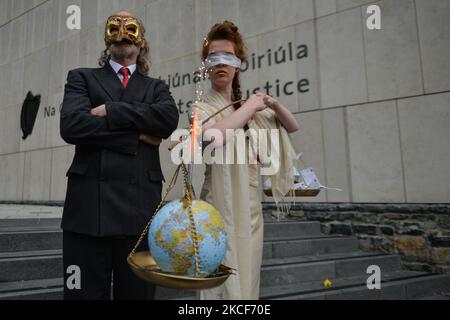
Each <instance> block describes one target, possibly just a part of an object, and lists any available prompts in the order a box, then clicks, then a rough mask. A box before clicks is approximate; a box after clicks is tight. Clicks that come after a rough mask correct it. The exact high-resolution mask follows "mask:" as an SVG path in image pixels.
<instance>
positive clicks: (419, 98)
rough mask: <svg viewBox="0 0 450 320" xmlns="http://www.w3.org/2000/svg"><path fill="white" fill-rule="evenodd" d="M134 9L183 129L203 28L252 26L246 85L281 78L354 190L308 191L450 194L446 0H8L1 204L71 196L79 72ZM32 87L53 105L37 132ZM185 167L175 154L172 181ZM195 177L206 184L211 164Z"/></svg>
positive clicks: (315, 152)
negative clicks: (24, 134) (107, 26)
mask: <svg viewBox="0 0 450 320" xmlns="http://www.w3.org/2000/svg"><path fill="white" fill-rule="evenodd" d="M70 4H78V5H79V6H80V7H81V12H82V18H81V20H82V25H81V27H82V29H81V30H80V31H77V30H75V31H70V30H68V29H67V28H66V27H65V23H66V19H67V15H66V13H65V11H66V8H67V6H68V5H70ZM369 4H377V5H379V6H380V8H381V14H382V16H381V27H382V30H369V29H368V28H367V27H366V19H367V18H368V16H369V15H368V14H367V13H366V8H367V5H369ZM122 8H126V9H129V10H131V11H133V12H136V13H137V14H138V15H139V16H140V17H141V18H142V19H143V20H144V21H145V25H146V27H147V30H148V34H149V39H150V42H151V47H152V52H151V54H152V60H153V69H152V72H151V73H152V75H153V76H155V77H161V78H162V79H165V80H166V81H168V82H169V84H170V86H171V90H172V93H173V95H174V97H175V98H176V100H177V102H178V103H179V104H180V111H181V112H182V113H183V115H182V123H181V124H180V126H184V125H185V124H186V113H187V112H188V111H189V108H187V107H186V104H187V103H188V102H189V101H192V100H193V99H194V95H195V84H194V83H193V79H192V77H191V79H190V81H188V78H187V76H185V77H183V75H186V74H191V73H192V72H193V71H194V70H195V68H196V67H197V66H198V65H199V49H200V48H201V45H202V39H203V38H204V37H205V35H206V33H207V31H208V30H209V28H210V26H211V25H212V24H213V23H215V22H219V21H223V20H224V19H229V20H232V21H234V22H236V23H237V24H238V25H239V27H240V28H241V30H242V32H243V34H244V35H245V36H246V39H247V45H248V48H249V50H250V52H251V53H252V54H254V56H251V58H254V61H255V62H254V63H253V59H250V60H251V61H250V63H249V65H248V66H246V71H245V72H243V77H242V84H243V87H244V91H247V90H250V91H252V90H253V89H254V88H258V87H259V88H260V89H261V90H263V91H264V90H265V89H264V87H266V88H269V87H270V86H271V87H270V90H271V92H270V93H271V94H273V95H275V96H276V95H277V87H278V88H279V91H280V93H279V100H280V101H281V102H282V103H283V104H285V105H286V106H288V107H289V109H290V110H292V111H293V112H294V113H295V115H296V117H297V118H298V120H299V121H300V124H301V127H302V129H301V131H299V132H298V133H296V134H294V135H293V136H292V138H293V141H294V144H295V146H296V148H297V149H298V151H303V152H304V160H305V162H306V164H307V165H308V166H313V167H314V168H315V170H316V171H317V173H318V176H319V178H320V179H321V182H322V183H323V184H324V185H327V186H330V187H340V188H342V189H343V190H344V191H343V192H337V191H328V192H325V191H324V192H322V193H321V194H320V195H319V196H318V197H317V198H311V199H301V200H302V201H319V202H325V201H329V202H388V203H390V202H399V203H403V202H408V203H410V202H419V203H443V202H449V199H450V183H449V182H450V169H449V166H448V163H450V146H449V144H448V142H447V140H448V137H449V136H450V125H449V123H450V55H449V54H448V53H449V52H450V20H449V19H448V16H449V15H450V1H446V0H382V1H367V0H164V1H163V0H159V1H158V0H154V1H151V0H147V1H146V0H134V1H119V0H114V1H112V0H98V1H93V0H40V1H38V0H34V1H29V0H21V1H18V0H0V43H1V46H0V75H1V77H0V90H1V91H0V201H5V200H19V201H20V200H25V201H31V200H33V201H34V200H40V201H49V200H52V201H53V200H63V199H64V192H65V184H66V180H65V172H66V170H67V168H68V166H69V165H70V162H71V158H72V156H73V147H71V146H67V145H66V144H65V143H64V142H63V141H62V140H61V138H60V137H59V130H58V126H59V118H58V117H59V113H58V112H59V111H58V108H59V107H58V106H59V104H60V102H61V99H62V94H63V89H64V83H65V78H66V75H67V72H68V70H70V69H73V68H76V67H78V66H83V67H95V66H96V61H97V58H98V57H99V55H100V51H101V50H102V48H103V40H102V39H103V26H104V21H105V19H106V17H107V16H108V15H110V14H111V13H112V12H114V11H115V10H118V9H122ZM283 57H284V58H283ZM269 61H270V62H269ZM277 62H278V63H277ZM169 77H170V79H171V80H170V81H169ZM179 78H181V79H179ZM183 78H184V85H183ZM178 80H180V81H178ZM189 83H190V84H189ZM29 90H32V91H33V93H39V94H41V95H42V103H41V108H40V110H39V114H38V117H37V120H36V124H35V127H34V131H33V134H32V135H31V136H30V137H29V138H28V139H26V140H25V141H23V140H21V132H20V121H19V119H20V109H21V104H22V102H23V100H24V98H25V94H26V92H28V91H29ZM45 108H47V113H46V112H45V111H46V109H45ZM53 108H54V109H53ZM53 111H54V113H53ZM52 114H54V115H52ZM166 150H167V143H165V144H164V145H163V146H162V161H163V162H164V164H167V163H168V162H169V159H170V155H169V153H168V152H167V151H166ZM172 169H173V167H172V166H170V165H169V166H168V165H165V167H164V171H165V175H166V178H168V177H169V176H170V174H171V171H172ZM195 174H196V178H195V183H196V185H197V186H198V185H200V184H201V168H199V169H197V170H196V171H195ZM180 192H181V188H180V187H178V188H177V189H176V190H175V192H174V194H173V196H172V197H178V196H179V195H180ZM265 200H270V199H265Z"/></svg>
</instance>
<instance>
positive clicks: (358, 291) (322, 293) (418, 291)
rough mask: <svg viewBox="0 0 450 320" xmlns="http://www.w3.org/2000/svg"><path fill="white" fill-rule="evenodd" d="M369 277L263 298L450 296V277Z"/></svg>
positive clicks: (287, 289) (269, 292)
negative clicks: (376, 282)
mask: <svg viewBox="0 0 450 320" xmlns="http://www.w3.org/2000/svg"><path fill="white" fill-rule="evenodd" d="M367 277H368V275H366V276H359V277H344V278H338V279H331V281H332V286H331V287H329V288H325V287H324V285H323V282H322V281H312V282H304V283H301V284H293V285H292V284H291V285H285V286H274V287H262V288H261V291H260V294H261V299H262V300H405V299H408V300H412V299H425V300H447V299H446V298H449V297H448V296H447V295H446V293H445V292H446V291H448V290H449V286H450V277H449V276H447V275H436V274H430V273H425V272H417V271H406V270H399V271H393V272H387V273H382V276H381V278H382V281H381V289H380V290H369V289H368V288H367V284H366V283H367ZM196 299H197V297H196V296H195V295H194V294H192V295H190V296H178V297H177V298H174V300H196Z"/></svg>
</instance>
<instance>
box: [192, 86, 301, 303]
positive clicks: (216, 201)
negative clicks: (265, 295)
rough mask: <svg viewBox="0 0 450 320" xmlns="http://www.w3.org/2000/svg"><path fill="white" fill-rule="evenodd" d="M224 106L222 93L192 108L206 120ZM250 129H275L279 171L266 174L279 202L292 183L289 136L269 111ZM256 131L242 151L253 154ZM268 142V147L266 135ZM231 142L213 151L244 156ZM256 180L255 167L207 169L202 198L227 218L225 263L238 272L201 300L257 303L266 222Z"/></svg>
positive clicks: (214, 166) (257, 117) (213, 166)
mask: <svg viewBox="0 0 450 320" xmlns="http://www.w3.org/2000/svg"><path fill="white" fill-rule="evenodd" d="M227 104H228V102H227V101H226V100H225V99H224V98H223V96H222V95H221V94H219V93H218V92H215V91H211V92H210V93H209V94H208V95H207V96H206V97H205V98H204V99H203V102H201V103H197V104H196V105H195V106H194V108H196V110H197V111H198V112H199V114H200V117H201V119H202V120H205V118H207V117H209V116H211V115H213V114H214V113H215V112H217V111H218V110H220V109H221V108H223V107H225V106H226V105H227ZM231 112H233V108H232V107H231V108H229V109H227V110H225V111H224V112H222V113H220V114H218V115H216V116H215V117H214V119H212V120H211V121H215V122H217V121H220V120H221V119H223V118H224V117H227V116H228V115H230V114H231ZM248 126H249V128H250V129H279V138H278V140H279V141H278V142H279V145H280V148H279V154H277V156H279V157H278V158H279V160H280V170H279V171H278V172H277V173H276V174H274V175H272V176H270V179H271V181H272V192H273V194H274V195H275V197H276V200H277V199H278V200H277V201H279V200H280V199H281V198H282V196H283V195H285V194H287V192H288V191H289V189H290V187H291V186H292V185H293V162H292V161H293V155H294V151H293V148H292V145H291V141H290V139H289V136H288V134H287V132H286V130H285V129H284V127H282V126H281V124H280V123H279V121H278V120H277V119H276V117H275V113H274V112H273V111H272V110H271V109H266V110H264V111H261V112H258V113H257V114H256V115H255V116H254V118H253V119H252V120H251V121H250V122H249V123H248ZM249 131H252V130H249ZM254 133H255V132H254V131H253V133H251V134H250V135H249V136H250V138H249V139H246V150H249V148H252V149H251V150H257V146H258V142H257V141H256V140H257V139H256V137H255V134H254ZM268 139H269V140H268V141H269V143H270V142H271V141H270V135H269V137H268ZM232 140H233V139H227V143H226V144H225V146H224V147H221V148H216V150H215V151H217V152H219V151H222V152H223V154H225V152H226V151H225V150H218V149H226V148H227V147H228V148H230V147H231V148H235V150H234V157H235V160H236V157H237V154H238V152H241V153H242V150H237V149H236V146H237V144H236V143H235V144H234V145H233V144H230V142H231V141H232ZM258 158H260V156H259V155H258ZM258 182H259V178H258V165H257V164H248V163H247V164H207V165H206V171H205V180H204V184H203V188H202V193H201V198H202V200H205V201H207V202H209V203H211V204H212V205H213V206H214V207H216V208H217V209H218V210H219V212H220V213H221V215H222V217H223V218H224V220H225V229H226V232H227V235H228V250H227V253H226V256H225V260H224V261H223V264H224V265H226V266H229V267H231V268H233V269H236V272H235V273H236V274H235V275H231V276H230V277H229V279H228V280H227V281H226V282H225V283H224V284H223V285H222V286H220V287H218V288H214V289H209V290H203V291H201V292H200V298H201V299H226V300H228V299H233V300H239V299H249V300H256V299H259V285H260V270H261V262H262V252H263V229H264V223H263V216H262V207H261V200H260V191H259V189H258V184H259V183H258Z"/></svg>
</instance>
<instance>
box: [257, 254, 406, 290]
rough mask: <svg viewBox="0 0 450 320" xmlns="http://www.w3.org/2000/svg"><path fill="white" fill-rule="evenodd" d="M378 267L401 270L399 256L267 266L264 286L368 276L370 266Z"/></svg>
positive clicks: (351, 258) (387, 269) (263, 276)
mask: <svg viewBox="0 0 450 320" xmlns="http://www.w3.org/2000/svg"><path fill="white" fill-rule="evenodd" d="M370 265H377V266H379V267H380V268H381V271H382V272H390V271H397V270H401V269H402V266H401V262H400V257H399V256H397V255H376V256H369V257H350V258H342V259H336V260H326V261H323V260H321V261H312V262H311V261H307V262H294V263H289V264H283V263H282V262H281V261H280V262H279V263H277V264H274V265H265V266H263V267H262V272H261V286H262V287H270V286H279V285H286V284H292V283H301V282H308V281H316V280H317V281H324V280H325V279H327V278H329V279H331V278H341V277H349V276H364V275H366V271H367V267H368V266H370Z"/></svg>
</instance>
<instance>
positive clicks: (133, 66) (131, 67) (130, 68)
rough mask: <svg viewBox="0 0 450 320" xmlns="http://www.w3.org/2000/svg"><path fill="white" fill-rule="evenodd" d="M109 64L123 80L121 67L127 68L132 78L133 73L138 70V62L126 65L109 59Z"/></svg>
mask: <svg viewBox="0 0 450 320" xmlns="http://www.w3.org/2000/svg"><path fill="white" fill-rule="evenodd" d="M109 65H110V66H111V67H112V68H113V69H114V72H115V73H116V75H117V76H118V77H119V79H120V81H121V82H122V81H123V75H121V74H120V73H118V72H119V70H120V69H122V68H127V69H128V71H129V72H130V78H131V76H132V75H133V73H134V72H135V71H136V64H130V65H129V66H128V67H124V66H122V65H121V64H119V63H117V62H115V61H113V60H112V59H109Z"/></svg>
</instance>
